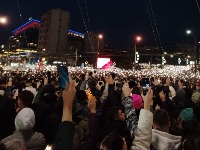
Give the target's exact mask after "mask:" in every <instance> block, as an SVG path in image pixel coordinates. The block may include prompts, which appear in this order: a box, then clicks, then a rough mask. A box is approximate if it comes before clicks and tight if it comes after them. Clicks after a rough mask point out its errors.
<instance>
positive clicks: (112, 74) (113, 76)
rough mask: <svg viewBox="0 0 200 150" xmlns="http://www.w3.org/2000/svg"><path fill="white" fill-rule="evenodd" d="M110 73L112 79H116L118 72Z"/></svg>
mask: <svg viewBox="0 0 200 150" xmlns="http://www.w3.org/2000/svg"><path fill="white" fill-rule="evenodd" d="M110 75H111V77H112V79H113V80H115V77H116V74H115V73H114V72H111V73H110Z"/></svg>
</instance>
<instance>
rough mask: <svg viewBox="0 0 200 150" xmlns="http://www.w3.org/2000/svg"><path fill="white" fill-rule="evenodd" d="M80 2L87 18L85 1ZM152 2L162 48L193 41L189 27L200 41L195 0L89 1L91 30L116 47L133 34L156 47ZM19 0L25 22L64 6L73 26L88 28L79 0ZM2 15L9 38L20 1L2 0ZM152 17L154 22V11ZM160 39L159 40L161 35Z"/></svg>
mask: <svg viewBox="0 0 200 150" xmlns="http://www.w3.org/2000/svg"><path fill="white" fill-rule="evenodd" d="M79 1H80V2H81V3H80V5H81V9H82V11H83V15H84V17H85V20H86V21H88V18H87V11H86V5H85V0H79ZM150 1H151V6H152V9H153V12H154V18H155V21H156V24H157V29H158V31H159V35H160V40H161V43H162V45H163V47H166V46H170V45H172V46H173V45H176V43H177V42H178V41H182V40H186V41H192V40H193V37H192V35H191V36H187V35H186V34H185V30H186V29H191V30H193V31H194V32H193V35H194V33H195V34H196V36H197V38H198V39H199V40H200V36H198V35H199V33H200V28H199V27H200V12H199V10H198V7H197V4H196V0H86V2H87V7H88V14H89V20H90V29H91V30H92V31H94V32H96V33H103V34H104V37H105V43H106V44H108V45H109V46H110V47H113V48H117V49H128V48H130V47H131V46H132V45H133V43H134V35H138V34H139V35H142V36H143V41H142V43H141V45H143V46H145V45H152V46H157V44H156V42H155V38H154V35H153V30H152V27H151V23H150V19H149V15H148V11H147V5H148V8H149V11H150V12H151V8H150V3H149V2H150ZM19 3H20V6H21V11H22V17H23V21H24V22H26V21H27V20H28V18H30V17H33V18H35V19H40V16H41V15H42V14H43V13H45V12H46V11H48V10H50V9H52V8H62V9H66V10H68V11H69V12H70V29H73V30H76V31H79V32H83V33H84V32H85V31H86V29H85V26H84V23H83V20H82V17H81V13H80V9H79V7H78V3H77V0H19ZM199 4H200V1H199ZM1 15H4V16H7V17H8V18H9V22H8V24H7V25H6V26H0V35H3V38H4V39H6V38H7V37H9V36H10V35H11V31H12V30H13V29H15V28H17V27H18V26H20V25H21V20H20V17H19V11H18V6H17V0H5V1H1V4H0V16H1ZM151 19H152V23H153V24H154V19H153V17H152V13H151ZM155 32H156V30H155ZM156 33H157V32H156ZM156 36H157V34H156ZM157 41H158V43H159V40H158V38H157Z"/></svg>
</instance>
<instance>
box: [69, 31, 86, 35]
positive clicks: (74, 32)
mask: <svg viewBox="0 0 200 150" xmlns="http://www.w3.org/2000/svg"><path fill="white" fill-rule="evenodd" d="M68 32H69V33H73V34H78V35H80V36H84V34H83V33H80V32H76V31H73V30H68Z"/></svg>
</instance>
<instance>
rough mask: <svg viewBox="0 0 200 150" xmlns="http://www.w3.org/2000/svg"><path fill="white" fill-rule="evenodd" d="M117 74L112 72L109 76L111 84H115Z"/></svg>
mask: <svg viewBox="0 0 200 150" xmlns="http://www.w3.org/2000/svg"><path fill="white" fill-rule="evenodd" d="M115 77H116V75H115V73H113V72H111V73H110V74H108V83H109V84H114V80H115Z"/></svg>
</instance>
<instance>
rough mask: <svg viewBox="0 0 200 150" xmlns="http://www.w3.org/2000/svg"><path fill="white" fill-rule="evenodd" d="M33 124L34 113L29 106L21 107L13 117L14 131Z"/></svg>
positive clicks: (24, 128) (25, 128)
mask: <svg viewBox="0 0 200 150" xmlns="http://www.w3.org/2000/svg"><path fill="white" fill-rule="evenodd" d="M34 125H35V114H34V112H33V110H32V109H30V108H23V109H22V110H21V111H20V112H19V113H18V114H17V116H16V117H15V129H16V131H19V130H27V129H32V128H33V127H34Z"/></svg>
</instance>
